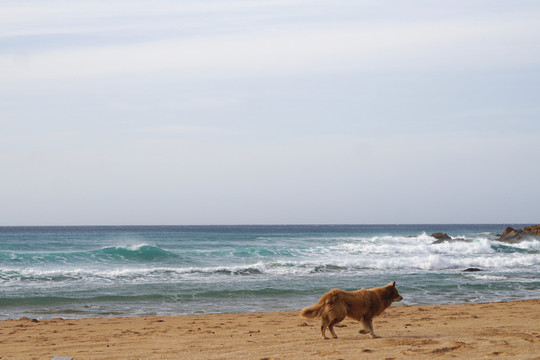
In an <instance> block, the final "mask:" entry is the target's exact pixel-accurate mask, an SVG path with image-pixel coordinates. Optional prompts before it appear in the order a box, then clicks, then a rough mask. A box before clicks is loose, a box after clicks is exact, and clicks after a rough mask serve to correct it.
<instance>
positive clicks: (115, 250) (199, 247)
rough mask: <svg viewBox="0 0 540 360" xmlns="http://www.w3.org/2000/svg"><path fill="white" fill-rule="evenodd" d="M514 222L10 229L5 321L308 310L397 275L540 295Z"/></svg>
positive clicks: (4, 265) (468, 291)
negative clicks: (503, 237)
mask: <svg viewBox="0 0 540 360" xmlns="http://www.w3.org/2000/svg"><path fill="white" fill-rule="evenodd" d="M507 225H509V226H512V227H515V228H522V227H523V226H525V225H527V224H513V225H512V224H490V225H283V226H278V225H273V226H262V225H261V226H89V227H86V226H77V227H0V319H2V320H4V319H9V318H11V319H15V318H20V317H29V318H36V319H50V318H56V317H62V318H84V317H117V316H150V315H178V314H207V313H231V312H232V313H235V312H257V311H263V312H266V311H280V310H298V309H301V308H303V307H305V306H308V305H311V304H313V303H315V302H317V301H318V299H319V298H320V296H321V295H322V294H323V293H324V292H326V291H328V290H330V289H332V288H342V289H346V290H355V289H358V288H363V287H364V288H369V287H375V286H382V285H385V284H387V283H389V282H390V281H396V284H397V287H398V290H399V292H400V294H401V295H402V296H403V298H404V300H403V301H402V302H401V303H398V304H395V305H401V304H407V305H417V304H462V303H479V302H490V301H511V300H524V299H537V298H540V275H539V274H540V241H538V240H534V241H524V242H521V243H518V244H505V243H500V242H498V241H496V239H497V238H498V234H500V233H502V231H503V230H504V228H505V227H506V226H507ZM433 232H445V233H447V234H449V235H450V236H452V237H453V238H461V239H463V240H462V241H457V242H450V243H442V244H433V242H434V240H435V239H434V238H432V237H431V236H429V234H431V233H433ZM468 268H478V269H479V270H481V271H476V272H466V271H464V270H465V269H468Z"/></svg>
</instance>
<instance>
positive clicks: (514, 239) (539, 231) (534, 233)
mask: <svg viewBox="0 0 540 360" xmlns="http://www.w3.org/2000/svg"><path fill="white" fill-rule="evenodd" d="M531 239H540V225H533V226H526V227H525V228H523V230H522V229H514V228H512V227H510V226H508V227H507V228H506V229H504V232H503V233H502V235H501V236H500V237H499V238H498V239H497V240H498V241H501V242H505V243H508V244H515V243H519V242H521V241H524V240H531Z"/></svg>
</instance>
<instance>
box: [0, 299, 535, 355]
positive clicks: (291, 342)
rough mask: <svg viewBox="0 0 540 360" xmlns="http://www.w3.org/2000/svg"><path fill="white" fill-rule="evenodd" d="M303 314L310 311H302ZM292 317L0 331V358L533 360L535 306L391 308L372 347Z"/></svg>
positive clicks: (350, 324) (17, 323) (352, 332)
mask: <svg viewBox="0 0 540 360" xmlns="http://www.w3.org/2000/svg"><path fill="white" fill-rule="evenodd" d="M306 305H310V304H306ZM319 324H320V323H319V321H318V320H306V319H303V318H300V317H299V315H298V312H275V313H250V314H219V315H184V316H167V317H139V318H98V319H78V320H65V319H64V320H63V319H53V320H42V321H37V320H32V319H19V320H7V321H1V322H0V359H2V360H3V359H24V360H28V359H47V360H49V359H51V358H52V357H53V356H55V355H56V356H69V357H73V358H74V360H81V359H259V360H261V359H336V360H337V359H436V358H454V359H507V358H512V359H540V300H528V301H516V302H504V303H486V304H473V305H430V306H392V307H390V308H389V309H387V310H386V312H385V313H383V314H382V315H381V316H380V317H378V318H376V319H375V321H374V327H375V331H376V332H377V333H378V334H379V335H381V336H382V338H381V339H371V338H370V337H369V336H368V335H362V334H359V333H358V330H359V329H360V328H361V325H360V324H359V323H357V322H355V321H351V320H348V319H346V320H344V321H343V322H342V323H341V324H340V327H336V333H337V334H338V336H339V339H331V340H322V339H321V338H320V331H319V326H320V325H319Z"/></svg>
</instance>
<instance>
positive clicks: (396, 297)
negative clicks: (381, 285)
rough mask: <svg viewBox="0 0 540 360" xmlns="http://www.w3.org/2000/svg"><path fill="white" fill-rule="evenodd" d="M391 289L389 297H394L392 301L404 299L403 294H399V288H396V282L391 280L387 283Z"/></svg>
mask: <svg viewBox="0 0 540 360" xmlns="http://www.w3.org/2000/svg"><path fill="white" fill-rule="evenodd" d="M386 286H387V287H388V289H389V295H390V296H389V297H390V299H392V302H398V301H401V300H403V296H401V295H399V293H398V291H397V289H396V282H395V281H394V282H391V283H389V284H388V285H386Z"/></svg>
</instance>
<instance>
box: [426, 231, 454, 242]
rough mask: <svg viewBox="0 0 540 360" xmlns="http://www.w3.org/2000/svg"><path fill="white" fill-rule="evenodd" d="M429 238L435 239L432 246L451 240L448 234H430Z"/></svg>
mask: <svg viewBox="0 0 540 360" xmlns="http://www.w3.org/2000/svg"><path fill="white" fill-rule="evenodd" d="M430 236H432V237H434V238H435V239H437V241H435V242H434V244H438V243H441V242H444V241H449V240H452V238H451V237H450V236H448V234H446V233H442V232H436V233H433V234H431V235H430Z"/></svg>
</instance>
